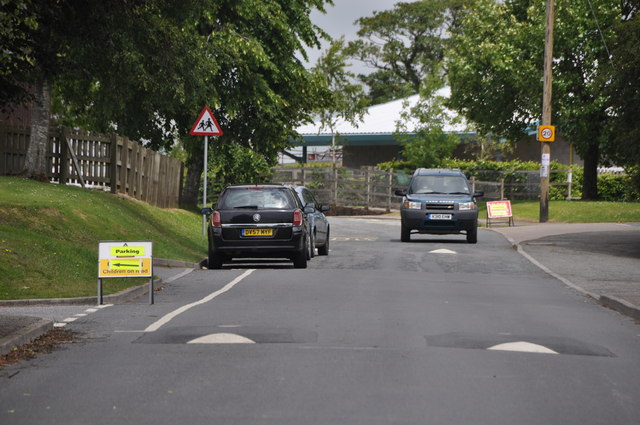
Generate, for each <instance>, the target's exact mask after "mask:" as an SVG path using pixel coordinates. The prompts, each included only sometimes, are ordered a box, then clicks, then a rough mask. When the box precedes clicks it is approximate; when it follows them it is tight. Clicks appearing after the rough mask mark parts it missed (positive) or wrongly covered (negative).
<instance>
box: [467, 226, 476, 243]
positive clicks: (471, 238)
mask: <svg viewBox="0 0 640 425" xmlns="http://www.w3.org/2000/svg"><path fill="white" fill-rule="evenodd" d="M467 242H468V243H478V226H473V227H472V228H471V229H469V230H467Z"/></svg>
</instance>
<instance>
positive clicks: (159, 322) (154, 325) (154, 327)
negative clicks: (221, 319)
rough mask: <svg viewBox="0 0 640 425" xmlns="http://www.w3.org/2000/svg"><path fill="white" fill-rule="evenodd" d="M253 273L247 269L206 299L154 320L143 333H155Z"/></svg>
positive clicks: (252, 270)
mask: <svg viewBox="0 0 640 425" xmlns="http://www.w3.org/2000/svg"><path fill="white" fill-rule="evenodd" d="M254 271H255V269H249V270H247V271H246V272H244V273H242V274H241V275H240V276H238V277H236V278H235V279H233V280H232V281H231V282H229V283H227V284H226V285H225V286H224V287H223V288H222V289H219V290H217V291H215V292H213V293H211V294H209V295H207V296H206V297H204V298H202V299H201V300H198V301H196V302H193V303H191V304H187V305H184V306H182V307H180V308H178V309H176V310H174V311H172V312H171V313H168V314H165V315H164V316H163V317H161V318H160V319H159V320H156V321H155V322H153V323H152V324H150V325H149V326H147V328H146V329H145V330H144V331H145V332H155V331H157V330H158V329H160V328H161V327H162V326H163V325H166V324H167V323H169V322H170V321H171V320H173V319H174V318H175V317H176V316H178V315H180V314H182V313H184V312H185V311H187V310H189V309H191V308H193V307H195V306H198V305H200V304H204V303H207V302H209V301H211V300H212V299H214V298H215V297H217V296H218V295H221V294H224V293H225V292H227V291H229V290H230V289H231V288H233V287H234V286H236V285H237V284H238V283H239V282H240V281H241V280H242V279H244V278H245V277H247V276H249V275H250V274H251V273H253V272H254Z"/></svg>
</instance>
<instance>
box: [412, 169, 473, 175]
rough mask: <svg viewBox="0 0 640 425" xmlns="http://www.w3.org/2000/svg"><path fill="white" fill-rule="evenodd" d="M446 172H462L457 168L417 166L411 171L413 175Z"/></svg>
mask: <svg viewBox="0 0 640 425" xmlns="http://www.w3.org/2000/svg"><path fill="white" fill-rule="evenodd" d="M447 173H462V171H461V170H460V169H459V168H417V169H416V171H414V172H413V175H414V176H420V175H424V174H447Z"/></svg>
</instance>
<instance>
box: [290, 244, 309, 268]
mask: <svg viewBox="0 0 640 425" xmlns="http://www.w3.org/2000/svg"><path fill="white" fill-rule="evenodd" d="M307 241H308V238H305V241H304V245H305V246H304V247H302V249H301V250H300V251H298V252H296V255H295V256H294V257H293V267H294V268H296V269H306V268H307V256H308V255H309V248H308V247H307Z"/></svg>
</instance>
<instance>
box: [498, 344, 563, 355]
mask: <svg viewBox="0 0 640 425" xmlns="http://www.w3.org/2000/svg"><path fill="white" fill-rule="evenodd" d="M487 350H494V351H518V352H521V353H544V354H558V352H556V351H553V350H551V349H549V348H547V347H545V346H543V345H538V344H532V343H530V342H525V341H517V342H507V343H505V344H498V345H494V346H493V347H489V348H487Z"/></svg>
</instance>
